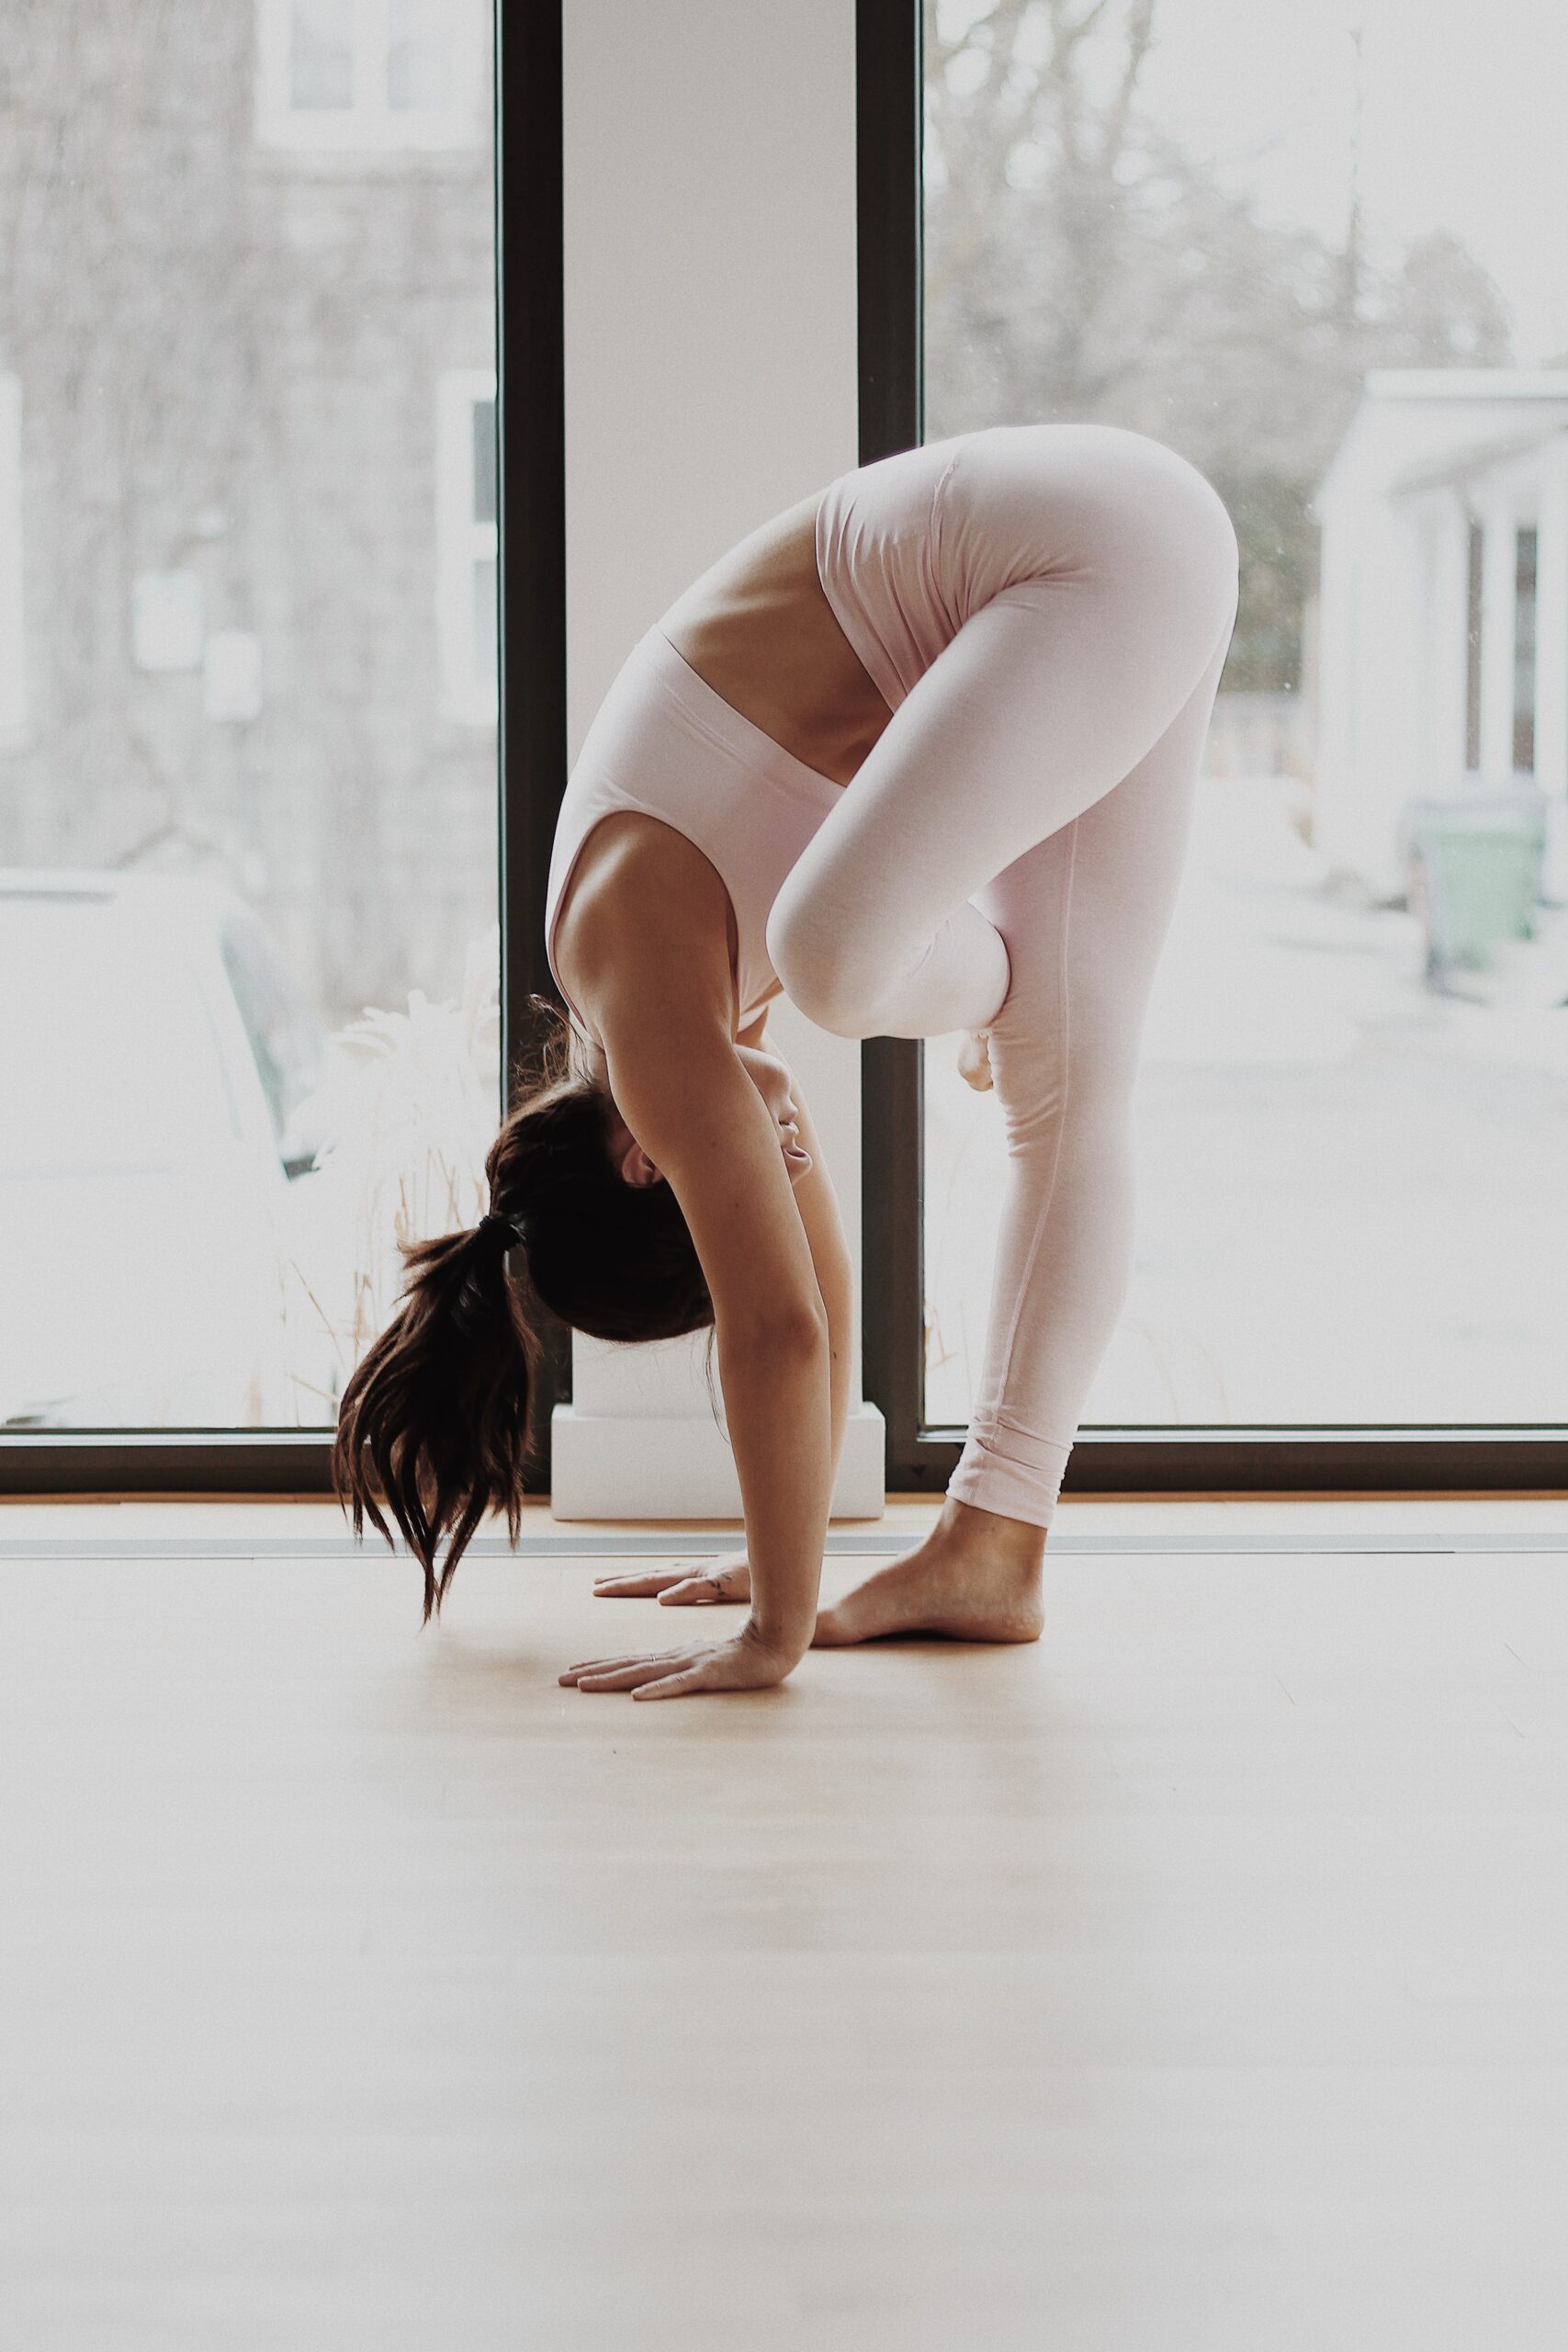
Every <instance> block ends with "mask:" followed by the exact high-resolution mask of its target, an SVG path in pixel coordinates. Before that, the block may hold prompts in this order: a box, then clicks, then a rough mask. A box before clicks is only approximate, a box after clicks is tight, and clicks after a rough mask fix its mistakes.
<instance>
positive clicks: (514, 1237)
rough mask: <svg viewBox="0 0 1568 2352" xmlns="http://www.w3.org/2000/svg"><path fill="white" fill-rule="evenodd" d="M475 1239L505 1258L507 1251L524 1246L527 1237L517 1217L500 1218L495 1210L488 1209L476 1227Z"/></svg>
mask: <svg viewBox="0 0 1568 2352" xmlns="http://www.w3.org/2000/svg"><path fill="white" fill-rule="evenodd" d="M474 1238H475V1240H476V1241H481V1242H483V1243H484V1244H485V1246H486V1247H487V1248H488V1249H491V1250H495V1251H496V1252H497V1253H498V1254H499V1255H501V1256H502V1257H504V1255H505V1253H506V1252H507V1250H516V1249H519V1248H520V1247H521V1246H522V1243H523V1240H524V1238H525V1236H524V1229H523V1227H522V1226H521V1225H520V1224H519V1223H518V1221H517V1219H516V1218H515V1217H510V1216H498V1215H497V1214H496V1212H495V1210H494V1209H487V1211H486V1212H485V1214H484V1216H481V1217H480V1219H479V1223H478V1225H477V1226H475V1227H474Z"/></svg>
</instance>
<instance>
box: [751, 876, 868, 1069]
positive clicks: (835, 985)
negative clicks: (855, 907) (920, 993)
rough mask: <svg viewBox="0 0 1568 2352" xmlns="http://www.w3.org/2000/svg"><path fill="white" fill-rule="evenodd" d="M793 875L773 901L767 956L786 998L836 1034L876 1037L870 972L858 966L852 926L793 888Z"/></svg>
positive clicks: (811, 1019)
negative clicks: (791, 883)
mask: <svg viewBox="0 0 1568 2352" xmlns="http://www.w3.org/2000/svg"><path fill="white" fill-rule="evenodd" d="M791 878H792V877H786V879H785V881H784V886H783V888H781V889H780V891H779V894H778V896H777V898H776V899H774V900H773V906H772V908H771V909H770V910H769V914H768V921H767V930H766V938H767V947H768V960H769V962H770V963H771V964H772V965H773V970H774V971H775V972H776V973H777V974H778V977H779V978H780V980H781V981H782V982H783V983H784V994H785V996H787V997H788V999H789V1001H790V1002H791V1003H792V1004H793V1005H795V1007H796V1009H797V1010H798V1011H799V1012H804V1013H805V1015H806V1017H807V1020H808V1021H814V1022H815V1023H817V1026H818V1028H819V1029H826V1030H827V1031H829V1034H830V1035H833V1036H838V1037H869V1036H871V1035H874V1028H875V1023H874V1012H875V1007H874V1004H873V1003H872V1002H871V1001H870V982H869V976H868V975H867V973H866V972H865V971H864V970H863V969H862V968H859V967H858V959H857V958H856V956H855V955H854V944H853V940H852V935H851V932H850V928H849V926H847V925H846V924H845V923H844V922H842V921H841V920H840V919H838V918H834V917H832V916H830V914H829V912H828V911H827V910H824V909H822V908H820V907H819V906H818V905H817V904H816V902H815V901H814V899H813V898H812V897H811V895H810V893H809V892H808V891H805V890H799V889H796V890H792V889H791V888H790V879H791Z"/></svg>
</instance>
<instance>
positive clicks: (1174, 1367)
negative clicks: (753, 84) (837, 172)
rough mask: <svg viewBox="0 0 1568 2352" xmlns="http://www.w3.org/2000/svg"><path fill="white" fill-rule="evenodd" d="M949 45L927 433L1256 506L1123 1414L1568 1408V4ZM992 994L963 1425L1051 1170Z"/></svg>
mask: <svg viewBox="0 0 1568 2352" xmlns="http://www.w3.org/2000/svg"><path fill="white" fill-rule="evenodd" d="M925 44H926V49H925V56H926V65H925V74H926V153H925V164H926V191H927V195H926V204H927V210H926V222H925V228H926V272H927V275H926V287H925V298H926V329H925V332H926V344H925V379H926V417H927V424H926V429H927V432H928V434H929V435H930V436H931V438H933V439H934V438H937V437H940V436H942V435H947V434H951V433H954V432H958V431H962V430H965V429H968V428H970V427H976V426H980V425H985V424H994V423H1003V422H1016V421H1024V420H1050V419H1095V420H1100V421H1103V422H1106V423H1110V424H1120V425H1124V426H1129V427H1132V428H1134V429H1135V430H1139V431H1142V432H1145V433H1149V434H1152V435H1155V436H1156V437H1157V438H1158V439H1160V440H1162V441H1165V442H1168V444H1170V445H1171V446H1172V447H1175V448H1177V449H1178V450H1179V451H1180V452H1181V453H1182V454H1183V455H1185V456H1186V457H1188V458H1191V459H1192V460H1193V461H1194V462H1195V463H1196V464H1197V465H1198V466H1199V467H1200V468H1201V469H1202V470H1203V471H1204V472H1205V473H1206V474H1207V475H1208V476H1209V478H1210V479H1211V481H1213V482H1214V484H1215V485H1216V487H1217V488H1218V489H1219V490H1220V491H1221V492H1222V494H1223V495H1224V498H1225V501H1226V503H1227V505H1228V506H1229V509H1230V511H1231V514H1232V515H1233V518H1234V519H1235V524H1236V526H1237V531H1238V535H1239V537H1240V542H1241V548H1242V597H1241V610H1240V616H1239V620H1238V625H1237V628H1236V633H1235V641H1234V643H1233V646H1232V649H1231V653H1230V657H1229V662H1228V665H1227V668H1226V672H1225V674H1224V680H1223V682H1222V688H1221V694H1220V699H1219V703H1218V706H1217V708H1216V711H1215V715H1214V720H1213V727H1212V729H1211V730H1210V736H1209V742H1208V751H1207V755H1206V763H1205V773H1204V776H1203V780H1202V782H1201V786H1200V788H1199V798H1198V805H1197V813H1196V820H1195V825H1194V831H1193V835H1192V840H1191V844H1190V854H1189V860H1188V865H1187V871H1186V876H1185V880H1184V884H1183V888H1182V892H1181V896H1180V899H1179V905H1178V908H1177V910H1176V914H1175V918H1174V921H1173V922H1172V925H1171V929H1170V932H1169V934H1168V940H1167V943H1166V946H1165V951H1164V955H1163V958H1162V962H1161V965H1160V969H1159V975H1158V978H1157V981H1156V992H1155V997H1154V1001H1153V1003H1152V1005H1151V1007H1150V1010H1149V1015H1148V1020H1147V1023H1146V1027H1145V1035H1144V1060H1143V1064H1142V1067H1141V1070H1140V1075H1139V1080H1138V1087H1137V1095H1136V1104H1135V1115H1136V1170H1135V1177H1136V1198H1137V1234H1136V1247H1135V1256H1134V1265H1133V1271H1132V1279H1131V1288H1130V1291H1129V1294H1128V1296H1127V1300H1126V1304H1125V1307H1124V1309H1123V1311H1122V1317H1121V1319H1120V1322H1119V1325H1118V1328H1117V1330H1116V1333H1115V1336H1114V1339H1113V1340H1112V1342H1111V1346H1110V1348H1109V1350H1108V1351H1107V1353H1106V1355H1105V1358H1104V1360H1103V1362H1102V1363H1101V1364H1100V1369H1099V1371H1098V1373H1097V1375H1096V1378H1095V1381H1094V1385H1093V1388H1092V1391H1091V1393H1090V1396H1089V1400H1088V1404H1087V1408H1086V1411H1085V1415H1084V1425H1085V1426H1092V1425H1096V1424H1099V1425H1101V1426H1103V1425H1129V1424H1131V1425H1139V1424H1143V1425H1160V1424H1166V1425H1168V1424H1173V1423H1183V1422H1186V1423H1220V1424H1224V1423H1232V1424H1247V1423H1285V1424H1292V1423H1298V1422H1300V1423H1308V1424H1310V1423H1314V1422H1329V1423H1332V1422H1341V1421H1348V1422H1366V1423H1371V1424H1382V1423H1389V1422H1415V1423H1423V1422H1444V1421H1450V1420H1451V1421H1456V1422H1476V1423H1496V1422H1506V1421H1511V1420H1516V1419H1517V1420H1524V1421H1553V1420H1557V1419H1561V1418H1562V1331H1563V1328H1564V1320H1565V1317H1568V1251H1564V1250H1563V1249H1562V1238H1561V1225H1562V1169H1563V1167H1564V1165H1565V1164H1568V903H1565V902H1568V842H1565V826H1564V818H1565V813H1568V277H1565V276H1564V274H1563V272H1562V267H1561V262H1560V256H1559V254H1558V252H1557V248H1556V244H1555V242H1554V240H1553V238H1552V237H1551V235H1550V234H1549V233H1548V232H1546V230H1545V229H1544V228H1543V223H1549V222H1551V221H1552V220H1556V219H1557V218H1558V217H1559V215H1560V213H1561V212H1562V205H1563V199H1564V198H1565V197H1568V160H1565V153H1564V149H1563V146H1562V141H1561V139H1560V137H1559V135H1558V124H1557V119H1556V118H1557V113H1558V110H1559V109H1558V99H1557V93H1558V91H1559V90H1560V89H1561V88H1562V85H1563V80H1564V75H1565V74H1568V24H1565V20H1564V19H1563V18H1562V17H1561V15H1560V14H1559V13H1558V12H1556V11H1554V10H1552V9H1551V8H1549V7H1548V6H1546V5H1545V4H1544V0H1499V6H1497V7H1496V8H1495V9H1493V10H1491V11H1489V12H1488V14H1487V17H1486V19H1485V22H1484V25H1483V26H1482V27H1480V28H1477V25H1476V23H1475V22H1474V20H1473V19H1472V18H1471V17H1461V15H1460V14H1459V13H1458V12H1456V11H1455V10H1453V9H1451V8H1449V7H1447V6H1445V7H1441V8H1438V9H1434V8H1433V7H1431V6H1429V5H1426V4H1425V0H1382V4H1381V5H1380V6H1378V7H1377V8H1375V9H1371V8H1369V7H1367V6H1363V5H1359V0H1323V5H1322V6H1315V7H1313V8H1310V9H1302V8H1301V7H1299V6H1296V5H1294V0H1154V5H1153V6H1149V5H1146V0H1140V4H1139V5H1134V0H1111V6H1108V7H1105V8H1102V9H1098V8H1097V9H1085V8H1082V7H1078V6H1071V7H1069V6H1067V5H1066V0H927V6H926V10H925ZM1238 57H1243V58H1245V59H1246V61H1247V70H1246V71H1245V73H1238V72H1237V71H1236V59H1237V58H1238ZM1478 74H1480V75H1483V86H1482V84H1481V83H1480V82H1478V78H1477V77H1478ZM1413 92H1415V93H1419V103H1418V104H1416V103H1413V101H1412V93H1413ZM1553 371H1554V372H1553ZM1531 768H1533V770H1534V774H1533V775H1530V774H1528V773H1517V771H1528V770H1529V769H1531ZM958 1043H959V1041H958V1040H957V1039H942V1040H936V1041H931V1043H929V1044H928V1046H927V1048H926V1051H925V1057H924V1060H925V1076H926V1100H927V1132H926V1149H927V1173H926V1197H925V1291H926V1324H927V1333H928V1348H927V1361H926V1397H925V1402H926V1414H927V1419H928V1420H929V1421H930V1422H931V1423H933V1424H937V1425H941V1426H944V1427H946V1426H962V1425H963V1424H964V1422H965V1421H966V1420H967V1419H968V1418H969V1414H970V1411H971V1408H972V1405H973V1402H974V1398H975V1393H976V1379H977V1375H978V1371H979V1349H980V1345H981V1342H982V1340H983V1335H984V1331H985V1326H986V1311H987V1284H988V1281H989V1275H990V1264H991V1255H992V1249H993V1238H994V1234H995V1230H996V1219H997V1212H998V1204H999V1201H1000V1197H1001V1192H1002V1185H1003V1180H1004V1175H1005V1170H1006V1162H1005V1156H1004V1152H1003V1146H1002V1136H1001V1124H1000V1112H999V1108H998V1104H997V1102H996V1099H995V1096H994V1095H991V1094H984V1093H976V1091H973V1090H972V1089H971V1088H970V1087H968V1086H966V1085H965V1084H964V1081H963V1080H962V1079H961V1078H960V1077H959V1075H958V1074H957V1071H956V1069H955V1054H956V1048H957V1046H958Z"/></svg>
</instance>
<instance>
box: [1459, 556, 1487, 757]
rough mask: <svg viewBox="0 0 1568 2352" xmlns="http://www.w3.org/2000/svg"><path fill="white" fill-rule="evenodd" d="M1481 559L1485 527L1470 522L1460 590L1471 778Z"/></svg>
mask: <svg viewBox="0 0 1568 2352" xmlns="http://www.w3.org/2000/svg"><path fill="white" fill-rule="evenodd" d="M1485 556H1486V532H1485V527H1484V526H1483V525H1482V524H1480V523H1472V525H1471V526H1470V545H1469V554H1468V558H1467V561H1466V566H1465V591H1464V593H1465V623H1464V764H1465V767H1466V770H1467V771H1468V772H1469V774H1470V775H1475V774H1476V773H1477V771H1478V770H1479V768H1480V766H1481V614H1482V602H1481V583H1482V579H1483V566H1484V562H1485Z"/></svg>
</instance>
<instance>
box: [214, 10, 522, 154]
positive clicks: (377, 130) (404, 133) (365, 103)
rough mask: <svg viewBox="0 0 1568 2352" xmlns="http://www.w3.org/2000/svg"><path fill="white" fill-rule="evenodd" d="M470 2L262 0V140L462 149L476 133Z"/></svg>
mask: <svg viewBox="0 0 1568 2352" xmlns="http://www.w3.org/2000/svg"><path fill="white" fill-rule="evenodd" d="M480 29H481V25H480V11H479V10H478V9H477V8H476V7H475V6H473V5H472V0H259V16H258V21H257V41H258V68H259V70H258V73H257V77H256V129H257V135H258V137H259V138H260V139H261V141H262V142H263V143H264V145H267V146H277V147H290V148H314V149H319V150H326V151H332V150H352V151H361V152H362V151H365V150H367V149H368V150H372V151H376V150H396V149H400V148H423V149H430V150H438V149H441V148H466V147H472V146H474V145H476V144H477V143H478V141H479V135H480V127H479V120H478V112H477V108H478V96H479V74H477V72H476V70H475V68H476V64H477V62H478V59H477V42H478V39H479V32H480Z"/></svg>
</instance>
